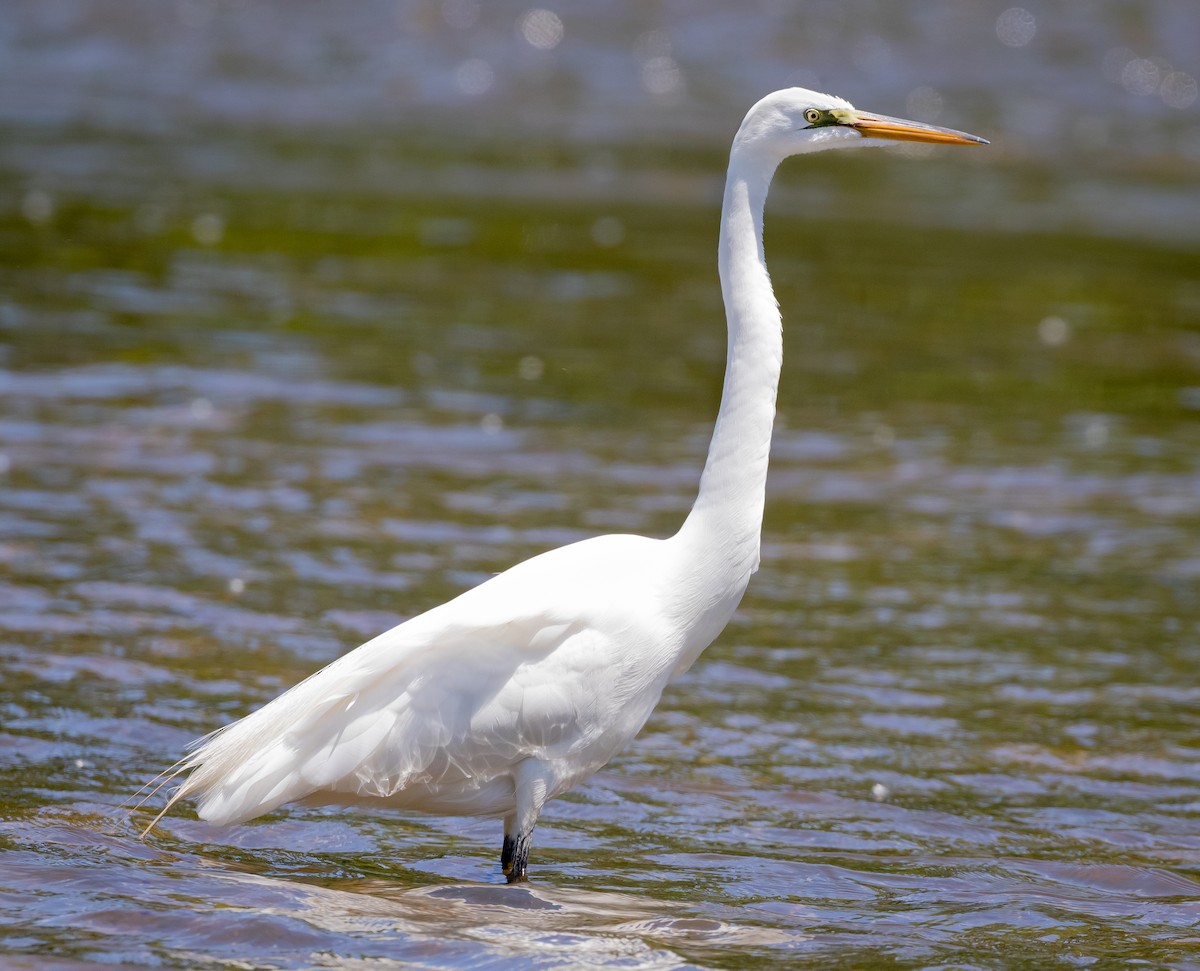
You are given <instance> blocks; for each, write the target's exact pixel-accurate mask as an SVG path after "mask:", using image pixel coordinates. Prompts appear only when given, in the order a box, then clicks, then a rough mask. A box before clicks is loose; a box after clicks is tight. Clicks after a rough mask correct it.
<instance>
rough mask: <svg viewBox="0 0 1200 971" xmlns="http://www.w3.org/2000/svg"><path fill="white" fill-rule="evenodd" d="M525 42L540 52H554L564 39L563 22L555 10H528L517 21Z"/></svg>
mask: <svg viewBox="0 0 1200 971" xmlns="http://www.w3.org/2000/svg"><path fill="white" fill-rule="evenodd" d="M517 29H518V30H519V31H520V32H521V36H522V37H524V38H525V42H526V43H527V44H529V45H530V46H532V47H536V48H538V49H539V50H543V51H549V50H553V49H554V48H555V47H557V46H558V45H559V44H560V43H562V39H563V22H562V20H561V19H560V18H559V16H558V14H556V13H555V12H554V11H553V10H543V9H541V8H535V9H533V10H526V11H525V13H523V14H521V17H520V19H519V20H518V21H517Z"/></svg>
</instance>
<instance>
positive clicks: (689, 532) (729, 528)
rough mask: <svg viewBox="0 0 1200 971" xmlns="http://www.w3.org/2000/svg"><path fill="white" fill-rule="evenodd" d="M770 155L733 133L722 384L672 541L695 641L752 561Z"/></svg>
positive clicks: (765, 443) (724, 215) (763, 397)
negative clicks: (688, 507)
mask: <svg viewBox="0 0 1200 971" xmlns="http://www.w3.org/2000/svg"><path fill="white" fill-rule="evenodd" d="M776 164H777V162H776V160H775V159H773V158H771V157H768V156H765V155H763V154H760V153H757V152H754V151H750V150H747V149H746V147H745V146H744V145H742V144H739V142H735V144H734V150H733V153H732V155H731V157H730V163H729V175H728V178H727V180H726V184H725V201H724V205H723V207H722V211H721V239H720V246H719V251H718V266H719V268H720V273H721V294H722V297H723V298H724V301H725V314H726V319H727V321H728V325H729V348H728V358H727V360H726V365H725V385H724V390H723V391H722V394H721V408H720V411H719V412H718V414H717V423H716V427H715V429H714V430H713V436H712V442H711V444H710V445H709V449H708V460H707V461H706V462H705V465H704V473H703V475H702V476H701V478H700V493H699V495H698V496H697V498H696V503H695V505H694V506H693V507H692V511H691V514H690V515H689V516H688V518H687V521H686V522H685V523H684V525H683V527H682V528H681V529H680V531H679V533H678V534H677V535H676V536H675V537H673V538H672V540H671V541H670V542H672V543H673V544H676V545H677V546H678V547H679V552H680V554H681V555H682V557H683V560H682V562H683V563H684V564H685V572H686V574H687V587H688V589H689V594H688V601H689V605H688V607H687V608H686V609H687V610H688V612H689V613H691V614H692V616H693V618H694V621H693V622H694V623H695V624H696V630H695V639H698V640H703V641H704V643H703V644H700V645H699V647H698V648H697V650H700V649H703V647H704V646H706V645H707V643H708V640H711V638H712V637H715V636H716V634H717V633H719V631H720V629H721V628H722V627H723V626H724V625H725V623H726V621H728V619H729V617H730V616H731V615H732V613H733V610H734V608H735V607H736V606H737V603H738V601H739V600H740V599H741V596H742V593H743V592H744V591H745V589H746V584H747V583H748V582H749V580H750V575H751V574H752V573H753V572H754V571H755V570H756V569H757V568H758V556H759V538H760V534H761V532H762V518H763V502H764V499H765V494H766V482H767V460H768V457H769V454H770V449H771V426H772V424H773V422H774V420H775V396H776V391H777V389H778V387H779V370H780V367H781V366H782V363H783V334H782V329H781V321H780V316H779V306H778V304H777V303H776V302H775V293H774V291H773V290H772V289H771V278H770V277H769V276H768V274H767V265H766V261H765V259H764V257H763V243H762V228H763V205H764V203H765V202H766V198H767V189H768V187H769V186H770V183H771V177H772V175H773V174H774V171H775V167H776ZM713 627H715V629H713V630H710V628H713ZM705 638H707V639H705ZM689 639H692V638H689Z"/></svg>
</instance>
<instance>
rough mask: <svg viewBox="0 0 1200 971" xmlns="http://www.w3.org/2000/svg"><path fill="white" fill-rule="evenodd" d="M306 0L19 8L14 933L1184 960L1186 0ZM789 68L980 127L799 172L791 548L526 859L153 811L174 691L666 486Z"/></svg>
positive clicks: (639, 526)
mask: <svg viewBox="0 0 1200 971" xmlns="http://www.w3.org/2000/svg"><path fill="white" fill-rule="evenodd" d="M294 9H295V8H293V7H291V6H288V7H283V6H280V7H275V6H272V5H240V4H233V3H229V4H226V3H212V4H209V3H202V2H194V3H183V4H177V5H175V6H166V7H160V6H159V5H145V6H141V7H135V6H130V7H121V8H116V7H112V6H111V5H105V4H99V3H87V2H74V0H73V2H65V3H59V4H53V5H49V4H43V3H36V4H35V3H28V4H19V3H18V4H13V5H12V10H13V16H12V17H11V18H6V20H5V26H4V28H3V30H2V31H0V44H3V49H4V52H5V57H4V58H3V59H0V95H2V97H0V670H2V672H3V681H2V684H3V687H2V688H0V772H2V777H3V787H2V789H0V921H2V922H3V924H4V927H5V931H4V935H3V940H2V943H0V955H3V961H4V962H6V963H8V964H15V965H17V966H20V965H19V962H21V961H25V962H27V963H28V964H29V965H31V966H38V967H62V968H72V967H79V966H83V965H91V964H98V963H103V964H114V963H124V964H132V965H158V966H167V967H187V968H195V967H214V968H218V967H232V966H238V967H245V966H252V967H278V968H307V967H364V966H372V967H390V966H398V967H429V968H447V967H454V968H482V967H488V968H492V967H496V968H500V967H504V968H507V967H514V968H516V967H521V968H524V967H626V968H628V967H638V968H654V969H657V968H680V967H705V968H740V967H770V966H780V965H783V964H786V965H788V966H813V967H829V966H845V967H881V966H897V967H939V966H940V967H956V968H958V967H1005V968H1011V967H1047V966H1064V967H1065V966H1071V967H1076V966H1079V967H1114V966H1129V965H1131V964H1133V963H1135V962H1139V961H1140V962H1143V963H1144V964H1146V965H1149V966H1152V967H1176V968H1192V967H1197V966H1198V964H1200V923H1198V921H1200V918H1198V914H1200V747H1198V745H1197V741H1196V739H1197V737H1198V733H1197V729H1198V728H1200V683H1198V682H1197V679H1196V677H1195V659H1196V655H1197V646H1198V645H1197V641H1198V638H1200V606H1198V593H1200V554H1198V552H1197V550H1198V545H1197V543H1198V539H1200V464H1198V462H1197V455H1200V422H1198V416H1200V285H1198V284H1197V279H1198V278H1197V272H1196V270H1197V257H1196V252H1197V250H1196V246H1197V242H1198V239H1197V226H1200V213H1198V212H1197V203H1196V200H1197V198H1200V196H1198V194H1197V185H1196V178H1195V171H1196V167H1195V162H1196V158H1197V155H1198V154H1200V143H1198V142H1197V140H1196V135H1195V131H1196V128H1195V124H1194V122H1195V112H1196V105H1195V102H1194V101H1192V102H1188V103H1187V104H1184V102H1186V100H1187V99H1186V94H1187V90H1188V89H1187V85H1186V81H1185V80H1184V79H1187V78H1194V77H1196V76H1197V75H1198V74H1200V66H1198V65H1196V64H1195V63H1194V60H1193V61H1192V62H1189V61H1188V58H1189V57H1193V58H1194V51H1190V50H1189V49H1187V48H1186V45H1185V44H1184V40H1185V39H1186V38H1189V37H1195V36H1197V33H1196V32H1197V30H1200V25H1197V24H1196V23H1195V20H1196V17H1195V14H1194V12H1192V10H1191V8H1190V7H1187V6H1185V5H1180V4H1172V3H1167V2H1162V3H1149V4H1143V5H1140V6H1139V8H1138V11H1137V12H1136V15H1134V14H1130V13H1129V12H1128V11H1127V10H1126V9H1125V8H1124V7H1123V6H1122V5H1120V4H1115V3H1113V4H1096V5H1093V8H1091V9H1092V11H1093V12H1092V14H1091V15H1090V16H1089V18H1088V20H1087V21H1086V22H1082V21H1073V20H1071V19H1069V18H1068V15H1067V14H1066V13H1062V12H1059V13H1056V12H1054V11H1051V10H1050V9H1049V8H1046V9H1045V10H1043V9H1042V8H1038V9H1037V10H1030V11H1024V13H1025V14H1028V16H1029V17H1032V18H1033V21H1032V22H1033V34H1032V35H1031V36H1028V37H1026V35H1027V34H1028V33H1029V29H1030V27H1029V21H1028V20H1026V19H1023V15H1022V14H1021V13H1018V14H1011V13H1008V12H1002V11H999V10H991V9H990V8H989V9H987V10H984V9H983V8H982V7H979V6H977V5H973V4H967V5H951V4H943V3H935V2H932V0H924V2H921V3H916V4H911V5H909V9H910V12H911V18H908V19H906V18H900V17H898V16H897V15H894V14H890V13H889V12H888V11H890V10H891V9H892V8H891V7H890V6H888V5H877V4H871V3H865V2H862V3H854V4H837V5H819V6H818V5H814V7H813V10H811V11H806V12H804V13H803V14H799V13H794V12H790V11H788V10H784V9H783V8H781V7H780V6H779V5H778V4H775V5H770V4H764V5H762V6H761V8H759V7H749V8H746V10H745V11H742V12H740V13H739V15H738V18H737V20H736V22H735V21H734V20H732V19H731V18H730V15H728V14H727V13H724V12H723V8H722V7H721V6H720V5H715V4H714V5H707V6H705V7H703V8H696V9H695V10H689V12H688V13H687V15H686V16H685V14H684V13H683V12H677V13H671V12H669V11H666V10H660V11H659V12H658V13H656V14H651V13H647V12H646V10H647V9H648V8H643V7H642V6H641V5H628V6H625V5H621V4H612V5H608V4H603V5H597V6H596V7H595V8H594V9H593V10H592V12H590V13H588V14H587V15H586V16H585V15H584V14H582V13H579V14H576V15H572V14H571V13H570V12H569V11H566V10H560V11H558V14H559V15H560V20H559V24H560V27H561V29H562V34H561V37H560V38H559V40H558V41H556V42H555V44H554V45H553V46H551V47H549V48H545V47H538V46H537V45H536V44H535V43H533V42H532V41H531V40H530V39H529V38H530V37H532V38H533V39H534V40H536V41H537V42H538V43H546V42H547V41H548V40H550V39H553V37H554V31H553V29H552V28H553V22H552V21H545V20H544V19H543V20H542V21H533V22H530V21H527V20H526V19H525V17H526V15H527V14H528V13H529V11H526V10H525V9H524V8H522V7H520V6H519V5H515V6H511V5H507V4H497V5H494V6H492V5H488V6H487V8H486V9H484V8H482V7H480V8H476V7H475V6H473V5H472V4H469V3H444V4H440V5H437V4H425V5H422V4H412V5H408V6H405V5H400V6H398V7H397V6H395V5H371V4H362V5H355V6H354V7H353V8H349V9H348V10H340V11H339V12H338V13H336V14H335V13H333V12H332V10H333V8H329V9H328V10H327V9H325V8H313V9H305V10H303V11H301V12H297V13H295V14H294V15H293V13H292V11H293V10H294ZM589 9H592V8H589ZM740 9H741V8H739V10H740ZM1002 15H1003V16H1007V17H1008V19H1007V20H1004V19H1003V16H1002ZM781 18H782V19H781ZM998 18H999V19H998ZM468 21H469V22H468ZM381 24H386V25H390V26H387V27H386V29H385V28H384V27H381V26H380V25H381ZM539 24H540V26H538V25H539ZM548 24H549V26H547V25H548ZM864 25H870V27H869V28H867V27H865V26H864ZM534 28H537V29H536V30H535V29H534ZM538 30H541V31H543V33H538V32H537V31H538ZM545 30H550V33H549V34H546V33H544V31H545ZM530 31H532V33H530ZM1022 37H1025V38H1026V39H1025V40H1024V42H1022V43H1019V44H1014V43H1012V42H1013V41H1019V40H1021V38H1022ZM1114 52H1115V53H1114ZM1122 52H1125V53H1122ZM1139 59H1146V60H1147V61H1148V63H1152V64H1153V65H1157V66H1156V67H1155V70H1157V71H1158V72H1159V75H1160V77H1159V79H1158V81H1157V82H1156V84H1155V86H1154V88H1153V90H1144V89H1145V87H1146V85H1145V72H1146V71H1148V70H1149V68H1146V67H1145V66H1140V67H1139V66H1137V65H1136V64H1135V62H1137V61H1139ZM1153 59H1157V60H1153ZM480 65H483V67H481V66H480ZM847 65H849V67H847ZM1130 65H1135V66H1134V67H1130ZM484 67H486V68H487V71H490V72H491V75H490V77H491V81H490V82H489V84H488V85H487V87H486V88H485V89H484V90H482V91H479V90H477V89H478V88H479V87H480V85H481V84H482V83H483V81H484V80H486V79H487V77H488V74H487V71H485V70H484ZM672 72H675V73H672ZM1139 72H1140V73H1139ZM1173 75H1182V79H1181V78H1176V79H1175V81H1173V82H1171V84H1168V83H1167V79H1168V77H1170V76H1173ZM672 78H673V79H674V80H673V81H672ZM797 81H799V82H802V83H812V84H817V83H819V84H822V85H825V86H828V87H830V88H833V89H836V90H838V91H839V92H841V93H845V94H847V95H848V96H850V97H852V98H853V99H854V100H856V101H858V102H860V103H862V104H864V105H865V104H869V105H870V106H871V107H873V108H878V109H879V110H881V111H887V112H889V113H895V114H904V113H906V109H907V113H909V114H918V115H921V116H923V117H924V116H928V115H929V114H935V115H937V117H936V119H935V120H938V121H941V122H944V123H946V124H953V125H955V126H958V127H965V128H968V129H971V130H976V131H979V132H980V133H981V134H984V135H987V136H988V137H991V138H992V139H993V141H994V144H993V146H992V147H991V148H989V149H988V150H987V151H986V152H967V151H962V152H951V151H946V152H942V153H934V154H927V155H926V156H925V157H921V158H910V157H906V156H905V155H903V154H896V153H892V154H890V155H885V154H884V153H875V154H873V155H871V156H869V157H868V156H867V154H866V153H863V156H862V157H850V158H846V157H838V158H833V157H830V158H814V159H805V160H800V161H797V162H795V163H793V164H791V165H789V166H787V167H785V168H784V170H782V171H781V173H780V176H779V183H778V185H777V191H776V192H775V193H774V194H773V196H772V200H771V205H770V212H769V214H768V226H767V236H768V238H767V247H768V256H769V259H770V263H771V267H772V271H773V273H774V277H775V282H776V288H777V290H778V294H779V297H780V301H781V304H782V306H783V309H784V317H785V328H786V335H785V342H786V353H787V359H786V361H785V365H784V376H783V384H782V388H781V396H780V409H779V422H778V426H777V434H776V439H775V445H774V451H773V464H772V474H771V479H770V483H769V494H768V504H767V514H766V523H765V527H764V543H763V566H762V569H761V571H760V572H759V574H758V575H757V576H756V577H755V579H754V581H753V583H752V585H751V587H750V591H749V593H748V595H747V597H746V600H745V602H744V604H743V607H742V609H741V610H740V611H739V613H738V615H737V617H736V618H735V620H734V622H733V623H732V624H731V625H730V627H729V629H728V630H727V631H726V632H725V634H724V635H722V637H721V638H720V639H719V640H718V641H717V643H716V644H715V645H714V646H713V647H712V648H711V649H710V650H709V651H708V652H706V654H705V655H704V656H703V657H702V659H701V660H700V662H699V663H698V664H697V665H696V666H695V668H694V669H693V670H692V671H691V672H690V673H689V674H688V675H687V677H686V678H684V679H683V680H682V681H680V682H679V683H678V684H676V685H674V686H673V687H672V688H670V689H669V690H668V692H667V694H666V695H665V696H664V698H663V703H662V705H661V706H660V708H659V710H658V711H657V712H656V714H655V715H654V716H653V718H652V719H651V721H650V723H649V724H648V725H647V726H646V729H645V730H644V731H643V733H642V735H641V736H640V737H639V739H638V740H637V741H636V743H635V744H634V745H633V746H632V747H631V749H630V750H629V751H628V752H627V753H625V754H624V755H622V756H621V757H619V758H618V759H617V760H615V761H614V762H613V764H612V765H611V766H610V767H608V768H607V769H606V770H604V771H603V772H601V773H599V774H598V775H596V776H595V777H594V778H593V779H592V780H590V781H589V782H588V783H587V784H586V785H585V786H583V787H581V788H580V789H579V790H578V791H576V792H575V793H572V794H571V795H569V796H567V797H565V798H562V799H560V800H558V801H556V802H555V803H553V804H551V806H550V807H549V808H548V810H547V811H546V813H545V814H544V816H543V818H542V821H541V823H540V824H539V827H538V830H537V835H536V843H535V849H534V856H533V864H532V865H533V870H532V874H533V882H532V883H531V884H529V885H527V886H523V887H511V888H510V887H506V886H504V885H502V884H501V883H499V881H500V879H501V878H500V875H499V873H498V861H497V857H498V851H499V836H500V833H499V824H498V823H496V822H494V821H487V820H460V819H441V818H427V817H418V816H402V815H398V814H386V813H378V814H372V813H362V812H358V813H348V812H343V811H338V810H318V809H288V810H284V811H280V812H277V813H273V814H271V815H270V816H268V817H265V818H264V819H262V820H260V821H256V822H254V823H252V824H248V825H245V826H239V827H234V828H230V829H218V828H214V827H210V826H208V825H206V824H204V823H201V822H199V821H197V820H196V819H195V817H194V815H193V814H192V813H191V811H190V810H188V809H181V810H180V811H177V812H175V813H173V814H172V815H170V816H168V817H167V818H165V819H164V820H163V822H162V824H161V825H160V827H159V828H158V830H156V832H155V834H154V835H153V836H152V837H151V838H149V839H148V840H147V841H145V842H142V841H140V840H139V839H138V838H137V833H138V828H139V826H140V825H141V824H144V822H145V821H146V819H147V817H146V816H144V815H143V816H139V817H134V818H130V817H129V816H128V815H127V814H126V813H125V812H124V811H122V810H121V806H122V805H123V804H124V803H125V802H126V801H127V800H128V799H129V797H130V796H131V795H132V794H133V793H134V792H136V790H138V788H139V787H140V786H141V785H142V784H143V783H144V782H146V781H147V780H148V779H149V778H151V777H152V776H153V775H154V774H155V773H156V772H158V771H159V770H160V769H161V768H164V767H165V766H166V765H168V764H170V762H172V761H173V760H174V759H175V758H176V757H177V756H178V755H179V754H180V753H181V752H182V750H183V748H184V746H185V745H186V744H187V743H188V742H189V741H190V740H191V739H193V738H195V737H197V736H199V735H202V734H204V733H206V732H208V731H211V730H213V729H214V728H216V727H218V726H220V725H222V724H225V723H226V722H228V721H230V720H232V719H233V718H236V717H238V716H240V715H242V714H244V713H246V712H248V711H250V710H252V709H253V708H254V707H255V706H257V705H259V704H261V703H263V702H264V701H266V700H268V699H270V698H271V697H273V696H274V695H276V694H277V693H278V692H279V691H281V690H282V689H284V688H285V687H287V686H288V685H290V684H292V683H294V682H295V681H297V680H299V679H300V678H302V677H303V676H304V675H306V674H307V673H309V672H311V671H312V670H314V669H315V668H316V667H318V666H320V665H321V664H324V663H326V662H328V661H329V660H330V659H332V658H334V657H336V656H337V655H339V654H340V653H341V652H343V651H345V650H347V649H349V648H350V647H353V646H354V645H356V644H357V643H359V642H361V641H362V640H365V639H366V638H368V637H370V636H373V635H374V634H375V633H377V632H379V631H380V630H383V629H385V628H386V627H388V626H390V625H391V624H393V623H395V622H397V621H399V620H400V619H402V618H404V617H407V616H411V615H412V614H414V613H417V612H419V611H421V610H423V609H425V608H427V607H429V606H432V605H434V604H437V603H439V602H441V601H442V600H444V599H446V598H448V597H450V596H452V595H454V594H455V593H456V592H458V591H460V590H462V589H464V588H466V587H468V586H471V585H473V584H475V583H478V582H480V581H481V580H483V579H485V578H487V577H488V576H490V575H492V574H493V573H495V572H497V571H499V570H502V569H504V568H505V567H507V566H508V565H510V564H511V563H513V562H515V561H516V560H518V559H520V558H522V557H525V556H528V555H531V554H533V553H536V552H538V551H540V550H543V549H546V548H549V547H552V546H556V545H560V544H562V543H566V542H570V541H572V540H575V539H580V538H583V537H586V536H590V535H595V534H596V533H599V532H605V531H632V532H641V533H646V534H650V535H666V534H668V533H670V532H671V531H673V530H674V529H675V528H676V527H677V526H678V524H679V522H680V521H681V519H682V517H683V516H684V515H685V514H686V511H687V509H688V508H689V505H690V503H691V500H692V498H693V495H694V490H695V486H696V481H697V478H698V473H699V469H700V467H701V465H702V462H703V456H704V450H705V447H706V445H707V440H708V434H709V431H710V429H711V421H712V417H713V415H714V414H715V410H716V403H717V397H718V394H719V381H720V377H721V372H722V355H723V353H724V333H723V329H722V323H721V321H722V314H721V307H720V297H719V292H718V289H717V285H716V280H715V270H714V258H713V251H714V248H715V242H716V208H717V205H718V204H719V197H720V179H721V172H722V169H723V159H724V153H725V151H726V145H727V142H728V138H729V136H730V133H731V132H732V130H733V128H734V127H735V126H736V124H737V121H738V120H739V119H740V116H741V113H742V112H743V111H744V109H745V107H746V106H747V105H748V104H749V103H751V102H752V101H753V100H754V99H755V98H756V97H758V96H759V95H760V94H762V93H763V92H765V91H767V90H769V89H771V88H773V87H777V86H780V85H781V84H785V83H792V82H797ZM1172 85H1174V86H1172ZM473 92H474V93H473ZM931 92H932V94H931ZM934 95H936V96H937V97H934ZM939 99H940V100H939ZM939 105H940V113H938V109H939ZM922 113H924V114H922Z"/></svg>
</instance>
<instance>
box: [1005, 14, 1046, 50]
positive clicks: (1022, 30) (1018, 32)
mask: <svg viewBox="0 0 1200 971" xmlns="http://www.w3.org/2000/svg"><path fill="white" fill-rule="evenodd" d="M1036 33H1037V18H1036V17H1034V15H1033V14H1031V13H1030V12H1029V11H1028V10H1026V9H1025V8H1024V7H1009V8H1008V9H1007V10H1005V11H1004V13H1002V14H1001V15H1000V16H999V17H997V18H996V38H997V39H998V40H999V41H1000V43H1001V44H1004V45H1005V46H1007V47H1024V46H1025V45H1026V44H1028V43H1029V42H1030V41H1031V40H1033V36H1034V34H1036Z"/></svg>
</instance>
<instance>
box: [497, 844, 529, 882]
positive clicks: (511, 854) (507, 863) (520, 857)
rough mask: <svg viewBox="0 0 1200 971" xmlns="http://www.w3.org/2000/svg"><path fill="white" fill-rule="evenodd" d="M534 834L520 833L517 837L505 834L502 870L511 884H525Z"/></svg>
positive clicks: (502, 849) (501, 854)
mask: <svg viewBox="0 0 1200 971" xmlns="http://www.w3.org/2000/svg"><path fill="white" fill-rule="evenodd" d="M532 836H533V834H532V833H518V834H517V835H516V836H509V835H508V834H507V833H505V834H504V846H503V847H502V848H501V850H500V869H501V870H502V871H504V875H505V876H506V877H507V878H508V882H509V883H524V882H525V880H526V879H528V878H527V877H526V876H525V873H526V871H527V870H528V869H529V844H530V843H531V842H532Z"/></svg>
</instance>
